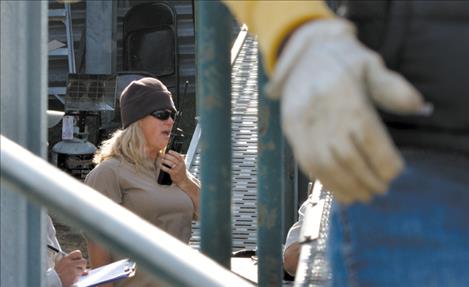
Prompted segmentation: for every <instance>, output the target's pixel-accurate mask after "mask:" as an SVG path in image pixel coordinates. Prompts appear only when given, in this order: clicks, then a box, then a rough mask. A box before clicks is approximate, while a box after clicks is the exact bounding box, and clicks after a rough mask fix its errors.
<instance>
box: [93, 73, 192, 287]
mask: <svg viewBox="0 0 469 287" xmlns="http://www.w3.org/2000/svg"><path fill="white" fill-rule="evenodd" d="M120 110H121V117H122V127H123V129H122V130H118V131H116V132H115V133H114V134H113V136H112V137H111V139H109V140H107V141H105V142H103V145H102V146H101V147H100V149H99V150H98V151H97V153H96V155H95V158H94V162H95V163H96V164H97V166H96V167H95V168H94V169H93V170H92V171H91V172H90V173H89V174H88V176H87V177H86V180H85V183H86V184H88V185H89V186H91V187H93V188H94V189H96V190H98V191H99V192H101V193H103V194H104V195H106V196H108V197H109V198H111V199H112V200H114V201H115V202H117V203H119V204H121V205H123V206H124V207H126V208H128V209H129V210H131V211H132V212H134V213H136V214H138V215H139V216H141V217H142V218H144V219H146V220H147V221H149V222H151V223H153V224H154V225H156V226H157V227H159V228H161V229H163V230H164V231H166V232H168V233H169V234H171V235H172V236H174V237H176V238H178V239H179V240H181V241H183V242H186V243H187V242H188V241H189V239H190V236H191V227H192V225H191V224H192V219H193V218H196V217H197V213H198V209H199V190H200V184H199V182H198V181H197V179H196V178H195V177H193V176H192V175H191V174H190V173H189V172H188V171H187V169H186V165H185V163H184V156H183V155H181V154H179V153H177V152H175V151H169V152H168V153H166V154H165V153H164V151H165V148H166V145H167V144H168V140H169V137H170V133H171V129H172V126H173V124H174V118H175V115H176V108H175V107H174V103H173V100H172V98H171V93H170V92H169V91H168V89H167V88H166V87H165V86H164V85H163V84H162V83H161V82H160V81H159V80H157V79H154V78H143V79H140V80H138V81H133V82H132V83H130V84H129V85H128V86H127V87H126V88H125V89H124V91H123V92H122V95H121V97H120ZM160 170H162V171H165V172H167V173H168V174H169V175H170V176H171V179H172V181H173V184H172V185H169V186H168V185H159V184H158V183H157V178H158V174H159V172H160ZM88 254H89V257H90V261H91V265H92V267H93V268H95V267H98V266H102V265H105V264H108V263H111V262H113V261H115V260H116V259H117V258H115V257H114V255H113V254H111V253H110V252H109V251H108V250H107V249H106V248H104V247H103V246H101V245H99V244H97V243H95V242H93V241H92V240H88ZM103 286H104V285H103ZM105 286H112V285H105ZM117 286H139V287H143V286H145V287H150V286H158V284H157V283H155V282H154V281H152V278H151V277H150V276H149V275H147V274H144V273H142V272H139V271H137V274H136V275H135V276H134V277H133V278H131V279H127V280H123V281H120V282H118V283H117Z"/></svg>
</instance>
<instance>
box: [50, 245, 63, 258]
mask: <svg viewBox="0 0 469 287" xmlns="http://www.w3.org/2000/svg"><path fill="white" fill-rule="evenodd" d="M47 248H49V249H50V250H52V251H55V252H57V253H59V254H61V255H63V256H67V255H68V254H67V253H65V252H63V251H62V250H60V249H58V248H55V247H54V246H52V245H50V244H47Z"/></svg>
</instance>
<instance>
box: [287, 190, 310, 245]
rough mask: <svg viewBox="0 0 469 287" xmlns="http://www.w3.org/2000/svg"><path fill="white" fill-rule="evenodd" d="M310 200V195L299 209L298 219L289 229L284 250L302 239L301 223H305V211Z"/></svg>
mask: <svg viewBox="0 0 469 287" xmlns="http://www.w3.org/2000/svg"><path fill="white" fill-rule="evenodd" d="M308 201H309V197H308V199H306V201H305V202H303V204H302V205H301V206H300V209H298V221H297V222H295V223H294V224H293V225H292V226H291V227H290V230H288V234H287V239H286V240H285V246H284V249H283V250H285V249H287V248H288V247H289V246H290V245H292V244H293V243H295V242H298V240H299V239H300V231H301V225H302V224H303V217H304V212H305V209H306V205H307V204H308Z"/></svg>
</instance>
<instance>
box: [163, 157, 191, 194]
mask: <svg viewBox="0 0 469 287" xmlns="http://www.w3.org/2000/svg"><path fill="white" fill-rule="evenodd" d="M161 163H162V164H161V166H160V168H161V170H163V171H165V172H167V173H169V175H170V176H171V180H172V181H173V182H174V183H175V184H176V185H178V186H180V185H182V184H183V183H184V182H185V181H187V180H188V175H187V169H186V163H185V161H184V155H182V154H180V153H177V152H175V151H173V150H170V151H168V152H167V153H166V154H165V155H164V156H163V160H162V161H161Z"/></svg>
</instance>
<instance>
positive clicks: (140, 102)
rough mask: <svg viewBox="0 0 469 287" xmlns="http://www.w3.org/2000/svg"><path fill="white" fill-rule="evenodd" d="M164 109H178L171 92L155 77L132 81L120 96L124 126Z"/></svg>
mask: <svg viewBox="0 0 469 287" xmlns="http://www.w3.org/2000/svg"><path fill="white" fill-rule="evenodd" d="M164 109H169V110H173V111H176V107H175V106H174V102H173V99H172V98H171V92H170V91H168V88H166V86H165V85H163V83H162V82H160V81H159V80H157V79H155V78H142V79H140V80H137V81H132V82H131V83H130V84H129V85H128V86H127V87H126V88H125V89H124V91H122V94H121V96H120V110H121V118H122V128H124V129H125V128H127V127H128V126H129V125H130V124H131V123H133V122H136V121H138V120H140V119H142V118H144V117H146V116H147V115H149V114H151V113H152V112H154V111H156V110H164Z"/></svg>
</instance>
